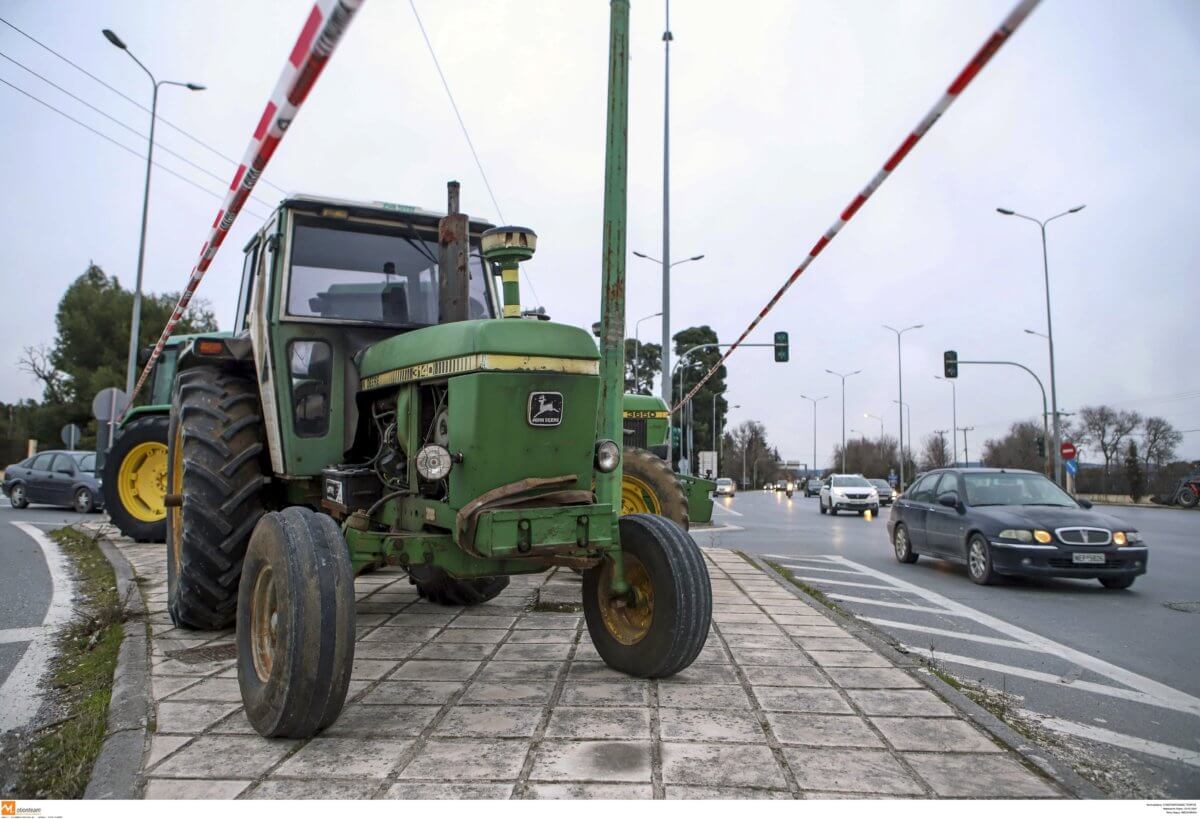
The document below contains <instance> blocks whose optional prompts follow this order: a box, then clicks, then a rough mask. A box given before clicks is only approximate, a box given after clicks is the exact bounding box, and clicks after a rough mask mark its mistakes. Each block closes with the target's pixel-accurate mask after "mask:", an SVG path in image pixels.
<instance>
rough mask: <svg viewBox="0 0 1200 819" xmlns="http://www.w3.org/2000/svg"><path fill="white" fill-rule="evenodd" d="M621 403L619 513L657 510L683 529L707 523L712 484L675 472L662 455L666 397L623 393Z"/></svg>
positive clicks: (667, 428)
mask: <svg viewBox="0 0 1200 819" xmlns="http://www.w3.org/2000/svg"><path fill="white" fill-rule="evenodd" d="M623 407H624V412H623V417H624V433H625V453H624V456H623V463H624V466H623V470H624V471H623V472H622V477H621V514H623V515H630V514H636V513H649V514H654V515H663V516H665V517H668V518H670V519H671V520H673V521H675V522H676V523H678V524H679V525H680V526H682V527H683V528H684V529H687V528H689V526H690V525H691V524H693V523H708V522H710V521H711V520H712V513H713V501H712V491H713V490H714V489H716V487H717V485H716V483H714V482H713V481H709V480H705V479H704V478H697V477H695V476H694V475H679V474H676V473H675V471H674V470H672V469H671V466H670V464H669V463H668V462H667V460H666V458H667V435H668V434H669V432H670V418H671V414H670V412H669V411H668V409H667V404H666V402H665V401H663V400H662V399H661V398H659V397H657V396H653V395H638V394H636V393H626V394H625V396H624V400H623Z"/></svg>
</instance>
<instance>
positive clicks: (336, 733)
mask: <svg viewBox="0 0 1200 819" xmlns="http://www.w3.org/2000/svg"><path fill="white" fill-rule="evenodd" d="M439 710H440V708H439V706H436V705H364V704H362V703H353V704H351V705H348V706H346V709H345V710H344V711H342V714H341V716H339V717H338V718H337V722H335V723H334V724H333V725H331V726H329V727H328V728H326V729H325V731H324V732H323V733H322V734H321V736H324V737H367V736H375V737H415V736H418V735H419V734H420V733H421V732H422V731H423V730H425V728H426V727H427V726H428V725H429V723H431V722H433V718H434V717H436V716H437V713H438V711H439Z"/></svg>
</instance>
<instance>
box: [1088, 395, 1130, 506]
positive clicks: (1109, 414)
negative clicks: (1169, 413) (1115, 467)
mask: <svg viewBox="0 0 1200 819" xmlns="http://www.w3.org/2000/svg"><path fill="white" fill-rule="evenodd" d="M1141 422H1142V416H1140V415H1138V414H1137V413H1136V412H1133V411H1131V410H1114V409H1113V408H1112V407H1110V406H1108V405H1106V404H1101V405H1100V406H1098V407H1084V408H1083V409H1081V410H1080V411H1079V429H1080V431H1081V432H1082V434H1083V440H1085V441H1087V442H1089V443H1092V444H1094V445H1095V446H1097V447H1098V448H1099V449H1100V455H1101V457H1103V458H1104V480H1105V484H1106V488H1107V482H1108V478H1109V474H1110V467H1111V465H1112V463H1113V461H1115V460H1117V459H1118V458H1119V457H1120V453H1121V444H1122V443H1123V442H1124V441H1125V439H1126V438H1128V437H1129V434H1130V433H1131V432H1133V431H1134V430H1135V429H1137V427H1138V425H1139V424H1141Z"/></svg>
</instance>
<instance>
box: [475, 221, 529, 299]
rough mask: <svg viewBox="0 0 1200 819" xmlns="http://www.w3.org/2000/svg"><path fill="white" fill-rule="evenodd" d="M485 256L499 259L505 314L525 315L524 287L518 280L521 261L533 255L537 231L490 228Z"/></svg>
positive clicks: (490, 259) (493, 260)
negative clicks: (522, 291) (522, 300)
mask: <svg viewBox="0 0 1200 819" xmlns="http://www.w3.org/2000/svg"><path fill="white" fill-rule="evenodd" d="M482 245H483V258H485V259H487V260H489V261H492V262H495V263H496V267H497V268H499V270H500V282H501V285H502V286H503V291H504V317H505V318H520V317H521V290H520V285H519V284H518V283H517V281H518V280H517V277H518V275H519V273H520V266H521V262H523V261H526V260H528V259H532V258H533V254H534V251H536V250H537V234H536V233H534V232H533V231H532V230H530V229H529V228H524V227H514V226H512V225H505V226H503V227H494V228H492V229H491V230H486V231H484V233H483V237H482Z"/></svg>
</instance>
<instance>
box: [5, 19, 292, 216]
mask: <svg viewBox="0 0 1200 819" xmlns="http://www.w3.org/2000/svg"><path fill="white" fill-rule="evenodd" d="M0 23H4V25H6V26H8V27H9V28H11V29H12V30H13V31H15V32H17V34H20V35H21V36H22V37H24V38H25V39H27V40H29V41H30V42H33V43H35V44H37V45H39V46H41V47H42V48H44V49H45V50H46V51H49V52H50V53H51V54H53V55H54V56H55V57H58V59H60V60H62V61H63V62H64V63H66V64H67V65H69V66H71V67H72V68H74V69H75V70H76V71H79V72H81V73H83V74H85V75H87V76H88V77H91V78H92V79H93V80H95V81H96V82H98V83H100V84H101V85H103V86H104V87H105V88H107V89H108V90H109V91H111V92H113V93H114V94H116V95H117V96H118V97H120V98H121V99H123V100H126V101H127V102H130V103H132V104H133V105H136V106H137V107H138V108H141V109H142V110H143V111H145V112H146V113H147V114H149V113H150V109H149V108H147V107H146V106H145V105H142V104H141V103H140V102H138V101H137V100H135V99H134V98H133V97H131V96H129V95H128V94H125V93H124V92H122V91H118V90H117V89H116V88H114V87H113V86H111V85H109V84H108V83H106V82H105V81H104V80H102V79H100V78H99V77H97V76H96V75H95V74H93V73H92V72H90V71H88V70H87V69H86V68H84V67H83V66H81V65H79V64H78V63H75V62H73V61H71V60H70V59H68V58H67V57H64V56H63V55H62V54H59V53H58V52H57V51H55V50H54V49H53V48H51V47H50V46H48V45H46V44H45V43H43V42H42V41H41V40H39V39H37V38H36V37H34V36H33V35H32V34H28V33H26V32H24V31H22V30H21V29H19V28H17V27H16V26H14V25H13V24H12V23H10V22H9V21H8V20H5V19H4V18H3V17H0ZM158 121H159V122H160V123H162V124H163V125H165V126H167V127H168V128H170V129H171V130H173V131H176V132H177V133H179V134H181V135H183V136H185V137H187V138H188V139H190V140H191V141H192V142H195V143H196V144H197V145H199V146H200V147H202V148H204V149H206V150H208V151H211V152H212V153H214V154H216V155H217V156H219V157H221V159H224V160H225V161H226V162H230V163H232V164H233V166H234V167H238V166H240V165H241V163H240V162H239V161H238V160H236V159H233V158H232V157H228V156H226V155H225V154H223V153H221V152H220V151H218V150H217V149H216V148H214V147H213V146H211V145H209V144H208V143H207V142H205V141H203V140H202V139H199V138H198V137H194V136H192V135H191V134H190V133H188V132H187V131H185V130H184V129H182V128H180V127H179V126H178V125H175V124H174V123H172V122H170V121H168V120H166V119H163V118H162V117H158ZM259 182H261V183H262V184H264V185H270V186H271V187H272V188H274V189H275V190H277V191H279V192H280V193H282V194H283V195H284V196H287V195H288V192H287V191H286V190H284V189H283V188H281V187H279V186H278V185H276V184H274V183H273V182H271V181H269V180H267V179H265V178H264V179H259ZM272 207H273V206H272Z"/></svg>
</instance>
